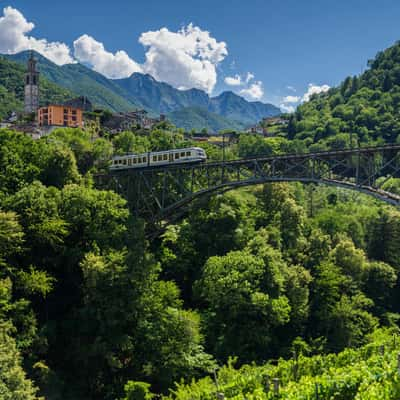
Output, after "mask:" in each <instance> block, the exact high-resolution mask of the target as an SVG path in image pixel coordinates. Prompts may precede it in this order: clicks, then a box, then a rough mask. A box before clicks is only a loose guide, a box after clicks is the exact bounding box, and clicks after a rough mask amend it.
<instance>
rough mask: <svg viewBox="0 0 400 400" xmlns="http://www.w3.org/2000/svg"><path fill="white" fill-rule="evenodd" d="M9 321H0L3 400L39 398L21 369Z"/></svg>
mask: <svg viewBox="0 0 400 400" xmlns="http://www.w3.org/2000/svg"><path fill="white" fill-rule="evenodd" d="M11 332H12V328H11V325H10V324H9V323H6V322H4V321H0V393H1V398H2V399H4V400H39V398H38V397H37V396H36V393H37V389H36V388H35V387H34V385H33V383H32V382H31V381H30V380H29V379H27V377H26V374H25V372H24V370H23V369H22V362H21V356H20V354H19V352H18V350H17V347H16V344H15V341H14V339H13V338H12V337H11Z"/></svg>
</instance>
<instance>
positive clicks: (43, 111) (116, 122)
mask: <svg viewBox="0 0 400 400" xmlns="http://www.w3.org/2000/svg"><path fill="white" fill-rule="evenodd" d="M24 75H25V76H24V79H25V81H24V93H23V94H24V110H23V111H18V110H12V111H10V112H9V113H8V115H7V116H5V117H4V118H3V120H2V121H1V122H0V127H3V128H5V127H8V128H12V129H14V130H16V131H19V132H24V133H26V134H28V135H31V136H32V137H33V138H40V137H42V136H47V135H48V134H50V133H51V132H52V131H53V130H54V129H56V128H58V127H69V128H80V129H84V130H90V132H91V133H92V134H93V133H95V134H96V135H101V134H104V133H107V134H110V135H116V134H118V133H121V132H123V131H141V132H142V133H143V134H144V135H145V134H146V133H148V132H150V131H151V130H152V129H153V128H154V127H155V126H156V125H157V124H159V123H162V122H169V119H168V118H167V116H166V115H165V114H163V113H160V114H159V116H158V117H155V116H154V112H151V113H149V111H147V110H146V109H140V108H134V109H131V110H128V111H114V112H112V111H109V110H108V109H106V108H102V107H98V106H96V105H95V104H93V102H92V101H91V100H90V99H89V97H88V96H86V95H80V96H77V97H72V96H70V97H66V98H65V99H63V100H62V101H58V102H54V101H47V100H46V99H40V91H41V88H40V85H41V78H40V71H39V69H38V65H37V59H36V58H35V55H34V52H30V55H29V58H28V59H27V63H26V67H25V73H24ZM286 125H287V121H286V120H285V119H282V118H281V117H277V116H273V117H264V118H262V120H261V121H260V122H259V123H256V124H247V127H246V128H244V129H242V130H241V131H242V132H246V133H249V134H256V135H261V136H264V137H271V136H274V135H275V134H276V132H277V131H279V129H280V128H281V127H284V126H286ZM183 131H184V132H185V134H186V136H188V137H189V136H190V137H191V138H192V140H194V141H203V142H204V141H207V142H208V141H209V142H213V143H216V144H218V143H219V142H221V141H222V140H225V139H226V138H228V139H229V140H232V137H235V135H232V134H233V133H235V130H232V129H228V130H226V129H225V130H224V131H223V133H225V134H226V136H225V138H224V139H222V138H221V137H220V135H219V133H220V132H221V131H213V130H210V129H207V128H206V127H204V128H202V129H199V130H197V131H196V129H190V130H186V129H183Z"/></svg>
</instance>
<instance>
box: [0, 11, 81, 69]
mask: <svg viewBox="0 0 400 400" xmlns="http://www.w3.org/2000/svg"><path fill="white" fill-rule="evenodd" d="M34 27H35V25H34V24H33V23H32V22H28V21H27V20H26V18H25V17H24V16H23V15H22V13H21V12H20V11H18V10H17V9H15V8H13V7H5V8H4V9H3V16H2V17H0V53H3V54H15V53H18V52H20V51H23V50H36V51H37V52H39V53H41V54H42V55H44V56H45V57H46V58H48V59H49V60H51V61H53V62H54V63H56V64H58V65H63V64H70V63H73V62H74V59H73V58H72V56H71V54H70V49H69V47H68V46H67V45H66V44H65V43H61V42H49V41H47V40H46V39H36V38H34V37H32V36H29V35H28V34H29V33H30V32H31V31H32V30H33V29H34Z"/></svg>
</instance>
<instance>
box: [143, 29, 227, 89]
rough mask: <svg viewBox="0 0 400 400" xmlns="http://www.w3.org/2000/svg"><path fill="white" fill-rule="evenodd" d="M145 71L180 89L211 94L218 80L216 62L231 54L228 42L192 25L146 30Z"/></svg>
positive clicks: (144, 43) (144, 40) (144, 44)
mask: <svg viewBox="0 0 400 400" xmlns="http://www.w3.org/2000/svg"><path fill="white" fill-rule="evenodd" d="M139 42H140V43H141V44H143V46H145V47H146V49H147V51H146V61H145V63H144V65H143V69H144V71H146V72H147V73H149V74H150V75H152V76H153V77H154V78H155V79H157V80H160V81H163V82H167V83H169V84H171V85H173V86H175V87H177V88H178V89H189V88H193V87H194V88H198V89H202V90H205V91H206V92H208V93H211V92H212V90H213V89H214V86H215V84H216V82H217V70H216V68H217V65H218V64H219V63H220V62H221V61H223V60H224V59H225V57H226V56H227V55H228V50H227V46H226V43H225V42H217V40H216V39H214V38H213V37H211V35H210V33H209V32H207V31H203V30H201V29H200V28H199V27H197V26H193V25H192V24H189V25H188V26H187V27H184V28H182V29H181V30H179V31H178V32H171V31H169V30H168V29H167V28H162V29H160V30H158V31H149V32H144V33H142V35H141V36H140V38H139Z"/></svg>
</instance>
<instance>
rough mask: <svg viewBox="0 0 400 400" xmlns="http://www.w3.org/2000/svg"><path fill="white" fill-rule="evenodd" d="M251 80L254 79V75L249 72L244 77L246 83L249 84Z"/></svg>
mask: <svg viewBox="0 0 400 400" xmlns="http://www.w3.org/2000/svg"><path fill="white" fill-rule="evenodd" d="M253 79H254V74H252V73H251V72H248V73H247V75H246V83H249V82H250V81H252V80H253Z"/></svg>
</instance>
